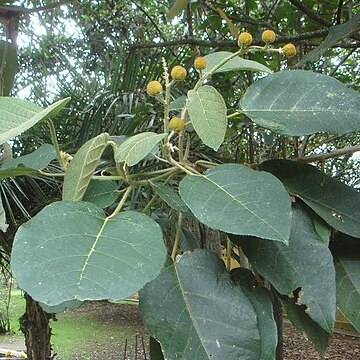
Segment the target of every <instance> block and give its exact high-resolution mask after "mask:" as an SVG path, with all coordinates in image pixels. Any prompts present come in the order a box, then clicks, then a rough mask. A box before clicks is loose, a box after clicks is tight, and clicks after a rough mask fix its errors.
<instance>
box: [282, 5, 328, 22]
mask: <svg viewBox="0 0 360 360" xmlns="http://www.w3.org/2000/svg"><path fill="white" fill-rule="evenodd" d="M289 2H290V3H291V4H292V5H294V6H295V7H296V8H298V9H299V10H301V11H302V12H303V13H304V14H306V15H307V16H308V17H309V18H310V19H312V20H314V21H315V22H317V23H319V24H321V25H324V26H327V27H329V26H331V25H332V23H331V22H330V21H327V20H325V19H323V18H322V17H321V16H319V15H317V14H316V13H314V12H313V11H312V10H311V9H309V8H308V7H307V6H305V5H304V4H303V3H302V2H301V1H299V0H289Z"/></svg>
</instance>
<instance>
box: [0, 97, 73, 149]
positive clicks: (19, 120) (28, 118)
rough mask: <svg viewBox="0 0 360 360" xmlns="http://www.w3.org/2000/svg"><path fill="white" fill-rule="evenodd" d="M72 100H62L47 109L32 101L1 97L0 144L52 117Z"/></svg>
mask: <svg viewBox="0 0 360 360" xmlns="http://www.w3.org/2000/svg"><path fill="white" fill-rule="evenodd" d="M69 101H70V98H66V99H63V100H60V101H58V102H56V103H54V104H52V105H50V106H49V107H47V108H46V109H42V108H41V107H39V106H37V105H35V104H33V103H31V102H30V101H26V100H20V99H15V98H10V97H9V98H7V97H0V144H3V143H4V142H6V141H8V140H10V139H12V138H13V137H15V136H17V135H20V134H21V133H23V132H24V131H26V130H28V129H30V128H31V127H32V126H34V125H35V124H36V123H38V122H39V121H41V120H44V119H48V118H52V117H54V116H55V115H57V114H58V113H59V112H60V111H61V110H62V108H63V107H64V106H65V105H66V104H67V103H68V102H69Z"/></svg>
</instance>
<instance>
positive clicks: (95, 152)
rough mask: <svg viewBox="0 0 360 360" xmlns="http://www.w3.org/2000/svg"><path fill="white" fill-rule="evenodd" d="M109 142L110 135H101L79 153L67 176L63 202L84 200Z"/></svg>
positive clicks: (86, 144)
mask: <svg viewBox="0 0 360 360" xmlns="http://www.w3.org/2000/svg"><path fill="white" fill-rule="evenodd" d="M108 141H109V134H107V133H104V134H100V135H98V136H96V137H94V138H93V139H90V140H89V141H87V142H86V143H85V144H84V145H83V146H82V147H81V148H80V149H79V150H78V151H77V153H76V154H75V155H74V158H73V159H72V160H71V162H70V164H69V165H68V169H67V171H66V174H65V179H64V186H63V200H73V201H79V200H81V199H82V198H83V196H84V194H85V191H86V189H87V187H88V185H89V183H90V180H91V177H92V175H93V173H94V171H95V169H96V166H97V164H98V162H99V160H100V158H101V155H102V153H103V151H104V150H105V148H106V146H107V144H108Z"/></svg>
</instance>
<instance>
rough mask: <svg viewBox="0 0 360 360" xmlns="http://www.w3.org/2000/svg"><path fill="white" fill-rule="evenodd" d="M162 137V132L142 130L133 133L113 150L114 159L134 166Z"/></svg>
mask: <svg viewBox="0 0 360 360" xmlns="http://www.w3.org/2000/svg"><path fill="white" fill-rule="evenodd" d="M163 138H164V134H156V133H153V132H143V133H141V134H137V135H134V136H132V137H130V138H128V139H126V141H124V142H123V143H122V144H121V145H120V146H119V147H118V148H117V149H116V150H115V155H114V156H115V161H116V162H117V163H121V162H124V163H125V164H127V165H128V166H134V165H136V164H137V163H138V162H140V161H141V160H143V159H144V158H145V157H146V156H147V155H148V154H150V153H151V151H152V150H153V149H154V147H155V146H156V145H157V144H158V143H159V142H160V141H161V140H162V139H163Z"/></svg>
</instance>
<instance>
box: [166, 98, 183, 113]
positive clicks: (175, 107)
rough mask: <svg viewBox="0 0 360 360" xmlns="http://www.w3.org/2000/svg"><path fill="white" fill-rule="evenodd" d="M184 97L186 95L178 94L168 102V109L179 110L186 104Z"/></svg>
mask: <svg viewBox="0 0 360 360" xmlns="http://www.w3.org/2000/svg"><path fill="white" fill-rule="evenodd" d="M186 99H187V97H186V96H185V95H181V96H179V97H178V98H176V99H175V100H174V101H172V102H171V103H170V107H169V110H171V111H173V110H181V109H182V108H183V107H184V106H185V105H186Z"/></svg>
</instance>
